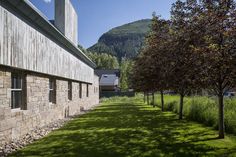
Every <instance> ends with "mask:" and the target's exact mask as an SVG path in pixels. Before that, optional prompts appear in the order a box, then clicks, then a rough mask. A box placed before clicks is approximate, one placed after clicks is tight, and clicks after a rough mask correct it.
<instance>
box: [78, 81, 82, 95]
mask: <svg viewBox="0 0 236 157" xmlns="http://www.w3.org/2000/svg"><path fill="white" fill-rule="evenodd" d="M79 98H82V83H79Z"/></svg>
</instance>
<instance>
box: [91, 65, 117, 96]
mask: <svg viewBox="0 0 236 157" xmlns="http://www.w3.org/2000/svg"><path fill="white" fill-rule="evenodd" d="M95 73H96V74H97V75H98V76H99V86H100V91H101V92H103V91H119V90H120V70H119V69H109V70H95Z"/></svg>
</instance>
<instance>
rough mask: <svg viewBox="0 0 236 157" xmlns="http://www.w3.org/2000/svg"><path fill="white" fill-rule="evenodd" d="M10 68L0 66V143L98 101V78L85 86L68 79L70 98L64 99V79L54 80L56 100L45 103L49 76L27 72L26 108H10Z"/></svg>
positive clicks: (65, 96)
mask: <svg viewBox="0 0 236 157" xmlns="http://www.w3.org/2000/svg"><path fill="white" fill-rule="evenodd" d="M11 73H12V71H11V69H7V68H0V146H1V145H4V144H5V143H7V142H9V141H12V140H17V139H20V138H22V137H23V136H25V135H26V134H27V133H29V132H30V131H32V130H34V129H35V128H37V127H43V126H46V125H48V124H50V123H52V122H54V121H57V120H59V119H64V118H66V117H68V116H73V115H76V114H78V113H80V111H81V109H89V108H91V107H92V106H94V105H96V104H98V103H99V94H98V92H99V90H97V88H98V87H99V86H98V77H95V80H94V83H93V84H90V85H89V95H88V97H87V84H85V83H82V97H81V98H80V95H79V89H80V82H76V81H72V100H68V80H65V79H60V78H55V79H56V103H50V102H49V79H50V76H46V75H41V74H35V73H27V75H26V87H27V90H26V93H27V94H26V110H22V109H20V108H19V109H11Z"/></svg>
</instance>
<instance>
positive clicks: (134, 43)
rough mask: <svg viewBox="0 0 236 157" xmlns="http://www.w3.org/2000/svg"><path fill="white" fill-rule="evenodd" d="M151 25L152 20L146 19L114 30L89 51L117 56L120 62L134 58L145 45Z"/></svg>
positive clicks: (101, 38) (104, 35) (103, 36)
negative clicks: (122, 59) (123, 59)
mask: <svg viewBox="0 0 236 157" xmlns="http://www.w3.org/2000/svg"><path fill="white" fill-rule="evenodd" d="M150 25H151V20H150V19H145V20H140V21H135V22H132V23H128V24H125V25H122V26H119V27H116V28H113V29H111V30H110V31H108V32H107V33H105V34H103V35H102V36H101V37H100V38H99V40H98V42H97V43H96V44H95V45H93V46H92V47H90V48H88V50H89V51H91V52H97V53H108V54H111V55H114V56H116V57H117V58H118V59H119V60H121V58H123V57H126V58H133V57H135V56H136V55H137V54H138V52H139V50H140V48H141V47H142V45H143V44H144V40H145V36H146V35H147V33H148V31H149V26H150Z"/></svg>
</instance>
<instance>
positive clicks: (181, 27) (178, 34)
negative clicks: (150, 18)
mask: <svg viewBox="0 0 236 157" xmlns="http://www.w3.org/2000/svg"><path fill="white" fill-rule="evenodd" d="M196 16H198V4H197V2H196V1H195V0H189V1H186V2H183V1H181V0H177V2H176V3H175V4H174V5H173V6H172V10H171V30H170V37H171V38H170V41H169V45H170V46H169V49H170V53H169V54H170V57H169V63H170V71H169V80H168V82H169V87H170V88H171V89H173V90H174V91H176V92H177V93H179V94H180V106H179V119H182V118H183V104H184V103H183V102H184V97H185V96H186V95H187V94H188V93H189V92H190V91H191V90H193V89H195V88H197V87H198V84H197V78H198V77H197V76H196V75H197V74H198V73H199V71H200V69H199V66H197V63H198V62H197V61H196V59H197V57H196V55H195V54H194V53H193V52H194V49H193V48H192V47H193V46H194V44H195V43H196V41H197V40H198V39H196V35H197V34H196V31H195V30H194V29H192V25H194V23H195V21H194V19H195V17H196Z"/></svg>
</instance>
